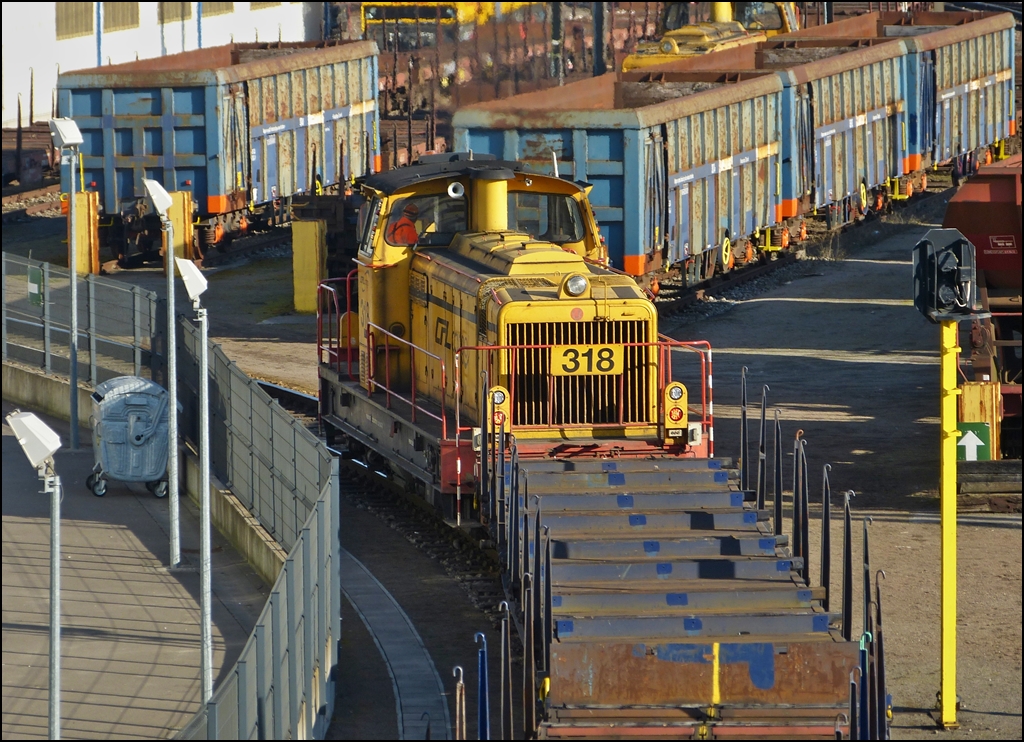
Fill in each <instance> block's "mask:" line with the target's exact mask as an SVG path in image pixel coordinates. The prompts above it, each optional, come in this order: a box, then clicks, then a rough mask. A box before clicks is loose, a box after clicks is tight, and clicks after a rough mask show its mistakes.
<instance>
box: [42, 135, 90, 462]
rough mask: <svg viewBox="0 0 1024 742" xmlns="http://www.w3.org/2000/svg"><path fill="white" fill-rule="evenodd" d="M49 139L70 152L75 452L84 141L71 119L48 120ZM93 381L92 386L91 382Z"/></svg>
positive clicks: (74, 447)
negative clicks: (78, 190)
mask: <svg viewBox="0 0 1024 742" xmlns="http://www.w3.org/2000/svg"><path fill="white" fill-rule="evenodd" d="M50 138H51V139H52V140H53V146H54V147H56V148H57V149H59V150H60V151H61V161H63V159H64V148H65V147H67V148H68V149H70V150H71V178H70V179H69V180H70V181H71V190H70V194H71V198H70V200H69V201H68V224H69V225H70V229H68V248H69V251H70V253H71V255H70V258H69V260H68V262H69V263H70V268H71V341H70V345H69V355H70V357H71V358H70V361H71V450H72V451H77V450H78V251H77V250H76V245H75V162H76V160H78V147H79V145H81V144H82V142H83V141H84V140H83V139H82V132H80V131H79V130H78V124H76V123H75V122H74V119H68V118H63V119H50ZM95 381H96V380H95V379H93V383H95Z"/></svg>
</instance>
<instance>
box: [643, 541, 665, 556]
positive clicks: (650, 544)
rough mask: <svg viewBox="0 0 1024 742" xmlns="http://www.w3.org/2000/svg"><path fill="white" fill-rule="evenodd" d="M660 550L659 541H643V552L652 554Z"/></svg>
mask: <svg viewBox="0 0 1024 742" xmlns="http://www.w3.org/2000/svg"><path fill="white" fill-rule="evenodd" d="M659 551H661V542H660V541H644V554H648V555H654V554H657V553H658V552H659Z"/></svg>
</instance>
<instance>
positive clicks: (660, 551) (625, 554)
mask: <svg viewBox="0 0 1024 742" xmlns="http://www.w3.org/2000/svg"><path fill="white" fill-rule="evenodd" d="M788 543H789V537H788V536H765V537H758V536H756V535H750V534H738V535H727V534H723V535H717V534H716V535H714V536H707V535H704V534H695V536H694V537H692V538H668V539H648V540H645V541H637V540H636V539H622V540H599V541H590V540H587V541H584V540H569V539H556V540H553V541H552V542H551V557H552V558H553V559H576V560H585V559H595V560H596V559H638V558H642V557H647V558H650V559H659V558H660V559H680V558H681V559H690V558H693V557H710V556H768V557H770V556H775V555H776V549H778V548H780V547H782V546H785V545H787V544H788Z"/></svg>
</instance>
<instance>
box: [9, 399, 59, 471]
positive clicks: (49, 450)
mask: <svg viewBox="0 0 1024 742" xmlns="http://www.w3.org/2000/svg"><path fill="white" fill-rule="evenodd" d="M7 424H8V425H10V426H11V430H12V431H14V437H15V438H17V439H18V443H19V444H21V450H22V451H24V452H25V456H26V457H27V458H28V461H29V463H30V464H32V466H33V468H35V469H38V468H39V467H40V466H42V465H43V464H45V463H46V462H47V461H48V460H49V459H50V458H51V457H52V456H53V454H54V452H55V451H56V450H57V449H58V448H60V436H59V435H57V434H56V433H54V432H53V430H52V429H50V427H49V426H48V425H47V424H46V423H44V422H43V421H42V420H40V419H39V418H38V417H36V415H35V414H34V413H31V412H21V411H20V410H15V411H14V412H12V413H11V414H10V415H8V416H7Z"/></svg>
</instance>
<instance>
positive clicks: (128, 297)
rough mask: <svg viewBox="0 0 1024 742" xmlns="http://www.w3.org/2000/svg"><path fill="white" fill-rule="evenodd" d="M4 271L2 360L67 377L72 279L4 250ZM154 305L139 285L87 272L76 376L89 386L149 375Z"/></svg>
mask: <svg viewBox="0 0 1024 742" xmlns="http://www.w3.org/2000/svg"><path fill="white" fill-rule="evenodd" d="M2 271H3V280H2V285H3V291H4V301H3V317H2V321H0V325H2V332H3V342H2V345H3V359H4V360H5V361H17V362H19V363H23V364H25V365H27V366H35V367H36V368H40V369H42V370H43V371H45V372H46V373H57V374H63V375H69V374H70V370H71V360H70V358H71V351H70V341H71V288H70V287H71V274H70V273H69V272H68V271H67V270H64V269H62V268H57V267H54V266H52V265H50V264H49V263H42V262H39V261H37V260H29V259H27V258H22V257H19V256H15V255H9V254H7V253H4V254H3V261H2ZM157 304H158V302H157V296H156V294H154V293H153V292H152V291H146V290H145V289H141V288H139V287H138V286H130V285H127V284H123V283H119V282H117V281H111V280H110V279H106V278H101V277H99V276H92V275H90V276H86V277H84V278H82V279H80V283H79V286H78V330H79V332H78V335H79V337H78V378H79V379H80V380H81V381H82V382H83V383H85V384H89V385H90V386H95V385H96V384H99V383H101V382H104V381H106V380H107V379H112V378H114V377H115V376H143V375H149V376H152V374H151V373H150V369H152V368H153V366H154V354H155V352H156V350H155V349H156V348H158V346H159V344H160V342H161V341H162V338H163V333H162V332H161V328H160V314H162V312H158V309H157ZM160 363H161V362H160V361H158V362H157V364H156V365H159V364H160Z"/></svg>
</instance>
